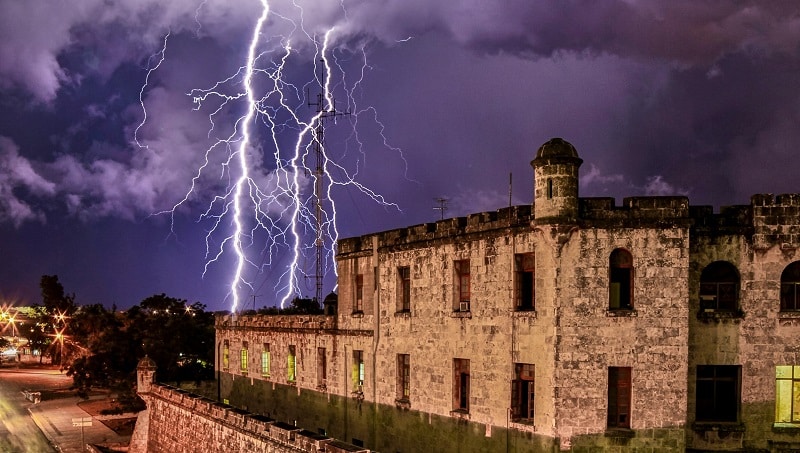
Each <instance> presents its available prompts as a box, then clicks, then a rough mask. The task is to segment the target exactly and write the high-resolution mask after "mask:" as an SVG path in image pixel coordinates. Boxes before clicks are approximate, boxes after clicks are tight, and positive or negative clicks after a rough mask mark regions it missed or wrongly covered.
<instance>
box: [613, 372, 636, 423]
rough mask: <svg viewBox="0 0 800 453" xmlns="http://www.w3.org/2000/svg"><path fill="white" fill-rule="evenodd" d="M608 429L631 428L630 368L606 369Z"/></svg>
mask: <svg viewBox="0 0 800 453" xmlns="http://www.w3.org/2000/svg"><path fill="white" fill-rule="evenodd" d="M607 426H608V427H609V428H630V427H631V368H630V367H616V366H612V367H608V423H607Z"/></svg>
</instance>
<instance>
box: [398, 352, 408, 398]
mask: <svg viewBox="0 0 800 453" xmlns="http://www.w3.org/2000/svg"><path fill="white" fill-rule="evenodd" d="M410 395H411V356H409V355H408V354H397V398H398V399H401V400H408V399H409V396H410Z"/></svg>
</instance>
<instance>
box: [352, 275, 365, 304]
mask: <svg viewBox="0 0 800 453" xmlns="http://www.w3.org/2000/svg"><path fill="white" fill-rule="evenodd" d="M353 312H354V313H363V312H364V276H363V275H362V274H358V275H356V301H355V304H354V305H353Z"/></svg>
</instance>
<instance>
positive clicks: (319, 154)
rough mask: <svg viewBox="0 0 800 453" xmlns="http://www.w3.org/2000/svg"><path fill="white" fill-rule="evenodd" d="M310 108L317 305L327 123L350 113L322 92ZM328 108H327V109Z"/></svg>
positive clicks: (319, 298) (322, 78)
mask: <svg viewBox="0 0 800 453" xmlns="http://www.w3.org/2000/svg"><path fill="white" fill-rule="evenodd" d="M320 61H321V62H323V64H322V65H320V66H321V68H322V70H321V72H322V74H321V76H320V79H319V80H320V83H322V84H324V83H325V73H324V70H325V65H324V60H320ZM306 98H309V96H308V94H306ZM308 106H309V107H316V112H317V118H318V120H317V125H316V127H315V128H314V156H315V158H316V167H315V168H314V217H315V218H316V230H317V231H316V239H315V241H314V249H315V252H316V263H315V273H314V280H315V293H314V298H315V300H316V301H317V303H318V304H319V303H322V283H323V282H322V280H323V279H324V277H325V274H324V273H323V272H324V270H323V265H322V261H323V256H324V254H325V236H324V233H323V231H322V228H323V224H324V222H323V219H322V216H323V215H324V214H325V211H324V210H323V209H322V202H323V199H324V197H325V195H324V193H323V189H324V184H323V179H324V177H325V159H326V156H325V122H326V120H328V119H330V118H335V117H337V116H344V115H349V114H350V112H349V111H346V112H341V111H338V110H336V100H333V105H329V106H326V105H325V96H324V94H323V93H322V92H319V93H317V101H316V102H311V101H310V100H309V102H308ZM326 107H327V108H326Z"/></svg>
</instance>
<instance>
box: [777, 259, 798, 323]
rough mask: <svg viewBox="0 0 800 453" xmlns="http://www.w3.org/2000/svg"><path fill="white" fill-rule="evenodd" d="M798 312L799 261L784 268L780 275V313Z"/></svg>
mask: <svg viewBox="0 0 800 453" xmlns="http://www.w3.org/2000/svg"><path fill="white" fill-rule="evenodd" d="M797 310H800V261H795V262H794V263H792V264H790V265H788V266H786V269H784V270H783V273H781V311H797Z"/></svg>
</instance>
